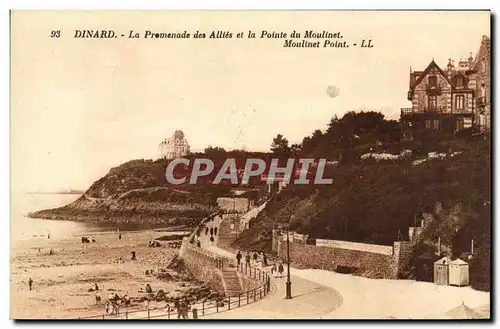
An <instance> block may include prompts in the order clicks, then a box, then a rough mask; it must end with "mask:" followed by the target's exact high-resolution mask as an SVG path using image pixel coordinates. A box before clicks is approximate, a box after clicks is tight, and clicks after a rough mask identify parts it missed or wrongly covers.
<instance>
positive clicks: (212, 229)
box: [210, 227, 214, 235]
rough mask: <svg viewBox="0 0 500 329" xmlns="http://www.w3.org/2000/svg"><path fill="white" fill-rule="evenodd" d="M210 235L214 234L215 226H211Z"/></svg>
mask: <svg viewBox="0 0 500 329" xmlns="http://www.w3.org/2000/svg"><path fill="white" fill-rule="evenodd" d="M210 235H214V228H213V227H211V228H210Z"/></svg>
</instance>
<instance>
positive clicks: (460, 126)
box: [456, 119, 464, 131]
mask: <svg viewBox="0 0 500 329" xmlns="http://www.w3.org/2000/svg"><path fill="white" fill-rule="evenodd" d="M456 124H457V131H459V130H462V129H464V119H457V121H456Z"/></svg>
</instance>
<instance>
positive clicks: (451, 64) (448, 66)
mask: <svg viewBox="0 0 500 329" xmlns="http://www.w3.org/2000/svg"><path fill="white" fill-rule="evenodd" d="M446 67H447V71H446V73H447V76H448V79H451V71H452V70H453V63H452V62H451V58H448V65H447V66H446Z"/></svg>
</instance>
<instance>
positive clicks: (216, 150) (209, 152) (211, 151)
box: [205, 145, 226, 155]
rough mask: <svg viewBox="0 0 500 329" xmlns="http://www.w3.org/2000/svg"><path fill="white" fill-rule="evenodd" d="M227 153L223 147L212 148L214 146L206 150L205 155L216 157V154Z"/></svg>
mask: <svg viewBox="0 0 500 329" xmlns="http://www.w3.org/2000/svg"><path fill="white" fill-rule="evenodd" d="M225 153H226V150H225V149H223V148H222V147H218V146H216V147H212V146H210V145H209V146H208V147H207V148H205V154H206V155H214V154H217V155H218V154H225Z"/></svg>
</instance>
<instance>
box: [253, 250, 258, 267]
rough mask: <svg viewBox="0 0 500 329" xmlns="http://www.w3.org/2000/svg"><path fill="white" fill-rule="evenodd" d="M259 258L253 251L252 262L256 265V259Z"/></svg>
mask: <svg viewBox="0 0 500 329" xmlns="http://www.w3.org/2000/svg"><path fill="white" fill-rule="evenodd" d="M258 259H259V255H258V254H257V251H255V250H254V251H253V264H254V265H257V260H258Z"/></svg>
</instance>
